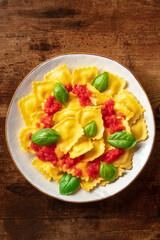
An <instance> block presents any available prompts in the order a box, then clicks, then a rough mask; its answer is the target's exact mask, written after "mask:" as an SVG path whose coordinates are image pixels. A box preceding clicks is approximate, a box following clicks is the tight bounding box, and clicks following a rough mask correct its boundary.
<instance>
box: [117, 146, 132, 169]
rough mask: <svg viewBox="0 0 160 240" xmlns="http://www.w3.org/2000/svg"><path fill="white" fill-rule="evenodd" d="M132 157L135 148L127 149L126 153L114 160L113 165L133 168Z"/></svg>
mask: <svg viewBox="0 0 160 240" xmlns="http://www.w3.org/2000/svg"><path fill="white" fill-rule="evenodd" d="M132 158H133V148H131V149H126V150H125V153H124V154H123V155H121V156H120V157H119V158H118V159H117V160H115V161H114V162H113V165H114V166H115V167H120V168H125V169H131V168H132Z"/></svg>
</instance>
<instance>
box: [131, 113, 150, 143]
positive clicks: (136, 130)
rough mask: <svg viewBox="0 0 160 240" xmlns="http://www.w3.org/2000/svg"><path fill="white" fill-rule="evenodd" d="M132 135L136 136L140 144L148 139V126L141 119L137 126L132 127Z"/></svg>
mask: <svg viewBox="0 0 160 240" xmlns="http://www.w3.org/2000/svg"><path fill="white" fill-rule="evenodd" d="M131 133H132V134H133V135H134V136H135V138H136V139H137V141H138V142H140V141H142V140H146V139H147V137H148V136H147V125H146V123H145V120H144V119H143V118H142V117H141V118H140V119H138V120H137V122H136V123H135V124H132V126H131Z"/></svg>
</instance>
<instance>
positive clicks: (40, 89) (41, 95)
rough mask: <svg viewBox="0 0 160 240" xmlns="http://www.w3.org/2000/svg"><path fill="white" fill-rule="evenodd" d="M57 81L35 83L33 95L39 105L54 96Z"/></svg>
mask: <svg viewBox="0 0 160 240" xmlns="http://www.w3.org/2000/svg"><path fill="white" fill-rule="evenodd" d="M56 82H57V81H44V82H33V83H32V84H33V94H34V96H35V98H36V100H37V102H38V103H40V104H41V103H42V102H44V100H45V99H46V98H48V97H49V96H50V95H52V94H53V89H54V85H55V84H56Z"/></svg>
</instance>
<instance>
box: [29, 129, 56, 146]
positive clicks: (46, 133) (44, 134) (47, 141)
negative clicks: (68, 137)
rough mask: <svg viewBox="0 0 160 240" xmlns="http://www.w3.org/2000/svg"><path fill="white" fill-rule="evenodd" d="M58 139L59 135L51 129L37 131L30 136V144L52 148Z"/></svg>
mask: <svg viewBox="0 0 160 240" xmlns="http://www.w3.org/2000/svg"><path fill="white" fill-rule="evenodd" d="M59 139H60V134H59V133H58V132H57V131H56V130H54V129H52V128H44V129H41V130H38V131H37V132H35V133H34V134H33V135H32V136H31V142H33V143H36V144H37V145H40V146H52V145H54V144H55V143H56V142H58V140H59Z"/></svg>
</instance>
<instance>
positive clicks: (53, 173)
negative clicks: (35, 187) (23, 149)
mask: <svg viewBox="0 0 160 240" xmlns="http://www.w3.org/2000/svg"><path fill="white" fill-rule="evenodd" d="M32 165H33V166H34V167H35V168H37V169H38V170H39V171H40V172H41V173H42V174H43V175H44V176H45V177H46V178H47V179H48V180H49V181H51V180H52V179H54V180H56V181H57V182H58V183H59V182H60V180H61V177H62V176H63V173H62V172H61V171H59V168H58V167H54V166H53V164H52V163H51V162H44V161H41V160H40V159H39V158H35V159H33V161H32Z"/></svg>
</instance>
